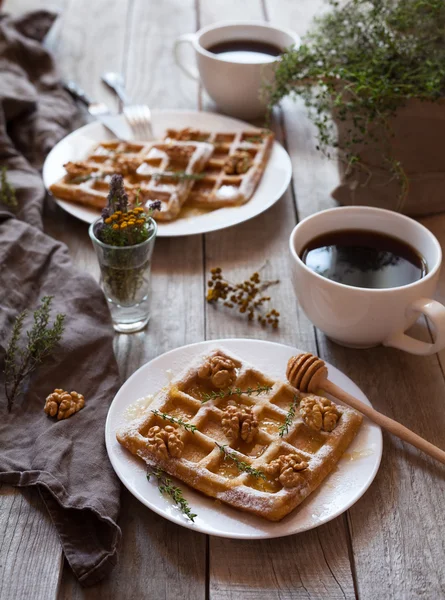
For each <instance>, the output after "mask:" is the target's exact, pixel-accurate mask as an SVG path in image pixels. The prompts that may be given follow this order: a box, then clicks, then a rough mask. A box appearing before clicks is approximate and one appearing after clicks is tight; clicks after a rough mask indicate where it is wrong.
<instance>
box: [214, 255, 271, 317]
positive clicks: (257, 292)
mask: <svg viewBox="0 0 445 600" xmlns="http://www.w3.org/2000/svg"><path fill="white" fill-rule="evenodd" d="M210 273H211V279H209V281H208V282H207V286H208V288H209V289H208V292H207V297H206V299H207V302H209V303H214V304H216V303H217V302H218V301H220V300H221V301H222V303H223V304H224V306H227V307H228V308H238V311H239V312H240V313H243V314H247V318H248V319H249V321H252V320H253V319H254V318H255V315H256V317H257V321H258V322H259V323H260V324H261V325H262V326H263V327H266V326H267V325H271V326H272V327H273V328H274V329H276V328H277V327H278V325H279V317H280V313H279V312H278V311H277V310H275V309H274V308H272V309H271V310H269V311H268V312H266V313H264V311H263V308H264V304H265V303H266V302H269V301H270V296H263V295H262V294H263V292H264V291H265V290H266V289H267V288H268V287H270V286H271V285H275V284H277V283H279V282H278V281H261V278H260V275H259V273H258V272H255V273H253V275H251V276H250V278H249V279H246V280H245V281H243V282H242V283H235V284H233V283H230V282H228V281H227V280H226V279H225V278H224V276H223V274H222V269H221V268H220V267H215V268H214V269H211V270H210Z"/></svg>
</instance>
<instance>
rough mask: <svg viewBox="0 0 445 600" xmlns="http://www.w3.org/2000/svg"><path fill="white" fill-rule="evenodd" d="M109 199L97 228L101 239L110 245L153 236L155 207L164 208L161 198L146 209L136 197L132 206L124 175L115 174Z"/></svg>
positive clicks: (144, 239)
mask: <svg viewBox="0 0 445 600" xmlns="http://www.w3.org/2000/svg"><path fill="white" fill-rule="evenodd" d="M107 201H108V204H107V206H106V207H105V208H104V209H103V210H102V220H101V221H100V222H99V223H97V225H96V227H95V230H94V233H95V235H96V237H97V238H98V239H99V240H100V241H101V242H103V243H104V244H108V245H109V246H118V247H122V246H135V245H136V244H140V243H142V242H145V241H146V240H147V239H148V238H149V237H150V235H151V233H152V228H151V217H152V215H153V213H154V211H155V210H160V209H161V202H160V201H159V200H155V201H154V202H152V203H151V204H150V205H149V207H148V209H144V208H143V207H142V206H141V205H140V204H139V201H138V197H136V202H135V205H134V206H131V205H130V202H129V200H128V195H127V193H126V191H125V187H124V180H123V177H122V175H113V176H112V178H111V182H110V191H109V193H108V198H107Z"/></svg>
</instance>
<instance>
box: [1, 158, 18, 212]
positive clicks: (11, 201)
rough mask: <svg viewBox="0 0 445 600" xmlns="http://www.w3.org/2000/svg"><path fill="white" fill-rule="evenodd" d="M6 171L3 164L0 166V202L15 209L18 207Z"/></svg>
mask: <svg viewBox="0 0 445 600" xmlns="http://www.w3.org/2000/svg"><path fill="white" fill-rule="evenodd" d="M6 172H7V168H6V167H5V166H3V167H0V203H1V204H4V205H5V206H7V207H8V208H10V209H12V210H14V211H15V210H17V208H18V202H17V196H16V193H15V189H14V188H13V187H12V185H11V184H10V183H9V181H8V178H7V177H6Z"/></svg>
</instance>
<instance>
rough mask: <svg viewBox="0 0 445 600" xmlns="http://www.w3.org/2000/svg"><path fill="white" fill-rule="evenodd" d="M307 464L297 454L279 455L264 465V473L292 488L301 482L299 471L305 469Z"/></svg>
mask: <svg viewBox="0 0 445 600" xmlns="http://www.w3.org/2000/svg"><path fill="white" fill-rule="evenodd" d="M307 467H308V464H307V462H306V461H305V460H303V459H302V458H300V457H299V456H298V455H297V454H286V455H282V456H279V457H278V458H276V459H275V460H273V461H272V462H270V463H269V464H268V465H266V467H264V472H265V473H266V475H269V476H270V477H273V478H275V479H278V481H279V482H280V483H281V485H282V486H283V487H286V488H292V487H296V486H297V485H300V484H301V483H302V482H303V478H302V476H301V472H302V471H304V470H305V469H307Z"/></svg>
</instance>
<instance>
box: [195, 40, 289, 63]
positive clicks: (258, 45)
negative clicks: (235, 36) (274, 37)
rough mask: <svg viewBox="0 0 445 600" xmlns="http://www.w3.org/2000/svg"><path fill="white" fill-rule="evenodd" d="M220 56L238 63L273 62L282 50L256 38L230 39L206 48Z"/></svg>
mask: <svg viewBox="0 0 445 600" xmlns="http://www.w3.org/2000/svg"><path fill="white" fill-rule="evenodd" d="M206 50H207V51H208V52H212V53H213V54H218V56H219V57H220V58H223V59H225V60H229V61H231V62H239V63H265V62H273V61H274V60H275V59H276V57H277V56H279V55H280V54H281V53H282V52H283V51H282V49H281V48H279V47H278V46H274V45H273V44H268V43H267V42H258V41H256V40H231V41H227V42H219V43H218V44H214V45H213V46H210V48H206Z"/></svg>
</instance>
